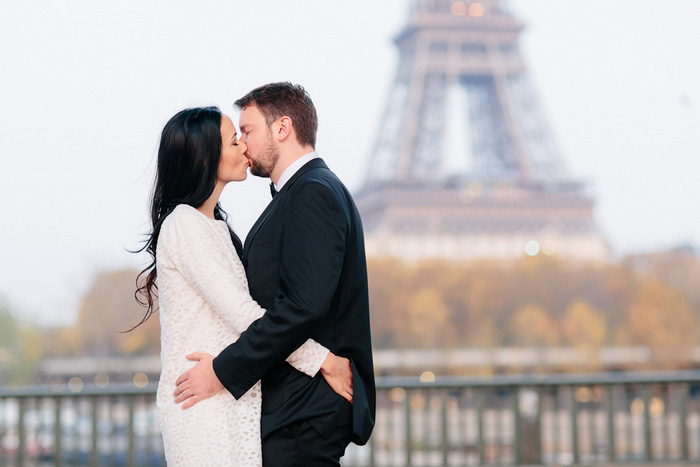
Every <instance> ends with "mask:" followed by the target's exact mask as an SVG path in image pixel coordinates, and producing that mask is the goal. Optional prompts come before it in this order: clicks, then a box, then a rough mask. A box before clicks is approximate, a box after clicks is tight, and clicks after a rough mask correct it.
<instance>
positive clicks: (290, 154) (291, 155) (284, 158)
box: [270, 146, 314, 185]
mask: <svg viewBox="0 0 700 467" xmlns="http://www.w3.org/2000/svg"><path fill="white" fill-rule="evenodd" d="M310 152H314V148H312V147H311V146H296V147H294V148H292V149H289V150H287V151H284V152H283V151H280V157H279V159H278V160H277V164H275V168H274V169H273V170H272V173H271V174H270V180H271V181H272V183H274V184H275V185H277V182H278V181H279V179H280V177H281V176H282V174H283V173H284V171H285V170H287V169H288V168H289V166H290V165H292V164H293V163H294V162H296V161H297V160H299V158H301V157H303V156H305V155H307V154H309V153H310Z"/></svg>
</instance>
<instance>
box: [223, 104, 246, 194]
mask: <svg viewBox="0 0 700 467" xmlns="http://www.w3.org/2000/svg"><path fill="white" fill-rule="evenodd" d="M246 150H247V147H246V144H245V143H244V142H243V141H240V140H239V139H238V137H237V136H236V127H234V126H233V122H232V121H231V119H230V118H228V117H227V116H226V115H224V116H222V117H221V161H220V162H219V181H222V182H224V183H228V182H237V181H241V180H245V179H246V177H247V176H248V172H247V170H248V167H249V166H250V163H249V161H248V158H247V157H246V156H245V152H246Z"/></svg>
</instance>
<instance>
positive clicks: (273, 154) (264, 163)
mask: <svg viewBox="0 0 700 467" xmlns="http://www.w3.org/2000/svg"><path fill="white" fill-rule="evenodd" d="M279 158H280V153H279V149H278V148H276V147H275V146H274V145H273V143H272V140H270V141H268V145H267V146H266V147H265V149H264V150H263V151H262V153H261V154H260V157H258V158H256V159H253V158H250V161H251V164H250V173H252V174H253V175H255V176H256V177H269V176H270V174H271V173H272V171H273V170H274V169H275V166H276V165H277V161H278V160H279Z"/></svg>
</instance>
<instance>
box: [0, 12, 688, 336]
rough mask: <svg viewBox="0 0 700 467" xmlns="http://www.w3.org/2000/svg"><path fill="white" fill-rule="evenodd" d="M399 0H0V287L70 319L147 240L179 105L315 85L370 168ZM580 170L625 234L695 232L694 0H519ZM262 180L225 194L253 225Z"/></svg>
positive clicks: (357, 169) (672, 241)
mask: <svg viewBox="0 0 700 467" xmlns="http://www.w3.org/2000/svg"><path fill="white" fill-rule="evenodd" d="M407 3H408V2H407V0H379V1H377V0H353V1H352V2H333V1H328V0H258V1H245V2H244V1H233V0H212V1H201V2H191V1H185V0H175V1H173V0H168V1H165V0H153V1H148V2H144V1H136V0H124V1H119V2H105V1H99V0H98V1H94V0H84V1H78V0H75V1H69V0H63V1H32V2H30V1H24V0H0V63H1V64H2V65H1V67H2V68H1V69H0V203H1V204H0V206H1V208H0V209H1V210H0V215H1V217H0V299H1V298H2V297H4V300H5V301H6V302H7V303H8V304H9V305H10V307H11V308H12V309H13V310H14V311H15V312H16V313H17V314H18V315H21V316H24V317H26V318H29V319H33V320H36V321H39V322H41V323H45V324H70V323H71V322H72V321H73V320H74V318H75V316H76V312H77V309H78V306H79V302H80V299H81V297H82V295H83V294H84V293H85V291H86V290H87V289H88V288H89V286H90V284H91V281H92V279H93V278H94V276H95V274H97V273H99V272H100V271H104V270H109V269H115V268H121V267H142V265H143V263H144V261H145V260H146V257H145V256H144V255H140V256H138V255H133V254H130V253H128V252H126V250H125V249H127V248H131V249H133V248H136V247H138V246H139V245H140V243H139V241H140V239H141V238H142V234H144V233H145V232H146V231H147V229H148V223H147V220H148V218H147V203H148V193H149V189H150V184H151V182H152V177H153V167H154V158H155V152H156V147H157V142H158V136H159V133H160V130H161V129H162V126H163V124H164V123H165V122H166V121H167V120H168V118H170V117H171V116H172V115H173V114H174V113H175V112H176V111H178V110H180V109H182V108H184V107H187V106H193V105H209V104H215V105H219V106H220V107H221V108H222V109H223V110H224V112H226V113H229V114H230V115H231V116H232V118H233V120H234V122H237V119H238V116H237V114H236V113H235V112H234V111H233V108H232V102H233V101H234V100H235V99H236V98H238V97H240V96H241V95H243V94H245V93H246V92H247V91H249V90H250V89H252V88H253V87H256V86H258V85H260V84H263V83H266V82H272V81H279V80H289V81H293V82H297V83H300V84H302V85H304V86H305V87H306V88H307V90H308V91H309V93H310V94H311V96H312V98H313V99H314V102H315V104H316V106H317V109H318V112H319V118H320V128H319V136H318V142H317V149H318V151H319V152H320V153H321V155H322V156H323V157H324V158H325V159H326V161H327V162H328V163H329V165H330V166H331V168H332V169H334V170H335V171H336V172H337V173H338V175H339V176H340V177H341V178H342V179H343V180H344V181H345V182H346V184H347V185H348V186H349V187H350V188H351V189H353V190H356V189H358V188H359V187H360V186H361V185H362V178H363V174H364V173H365V171H366V170H367V164H368V156H369V154H370V150H371V147H372V145H373V143H374V138H375V137H376V134H377V126H378V122H379V118H380V116H381V112H382V110H383V107H384V96H385V95H386V93H387V90H388V88H389V86H390V83H391V81H392V79H393V75H394V71H395V67H396V64H397V58H398V57H397V53H396V51H395V49H394V46H393V43H392V38H393V37H394V36H395V35H396V33H397V32H399V31H400V29H401V27H402V25H403V24H404V23H405V19H406V9H407ZM510 4H511V7H512V9H513V10H514V12H515V13H516V14H517V15H518V16H519V17H520V18H521V19H522V20H523V21H525V22H526V24H527V27H526V29H525V32H524V33H523V42H522V46H523V51H524V54H525V56H526V59H527V60H528V64H529V67H530V73H531V77H532V80H533V82H534V84H535V87H536V89H537V91H538V94H539V96H540V98H541V103H542V107H543V109H544V111H545V114H546V116H547V118H548V121H549V124H550V127H551V129H552V131H553V133H554V135H555V137H556V142H557V144H558V146H559V149H560V151H561V153H562V155H563V156H564V158H565V160H566V162H567V165H568V167H569V170H570V172H571V174H572V175H573V176H574V177H575V178H578V179H582V180H585V181H587V182H589V183H590V186H591V188H592V192H593V193H594V194H595V197H596V200H597V202H596V218H597V219H598V222H599V225H600V227H601V229H602V230H603V232H604V233H605V235H606V237H607V238H608V239H609V240H610V242H611V244H612V246H613V248H614V250H615V251H616V252H617V253H618V254H619V255H623V254H626V253H633V252H641V251H651V250H656V249H662V248H669V247H673V246H676V245H678V244H682V243H690V244H693V245H695V246H699V245H700V187H699V184H698V178H699V177H698V176H699V175H700V162H698V160H700V46H699V45H698V44H700V28H698V27H697V21H698V20H697V19H698V18H700V2H698V1H696V0H664V1H658V0H616V1H614V2H611V1H609V0H587V1H585V2H582V1H578V0H576V1H574V0H513V1H511V2H510ZM268 199H269V194H268V191H267V186H266V183H265V182H264V181H263V180H260V179H253V178H252V177H251V178H249V180H248V181H246V182H244V183H239V184H231V185H230V186H229V187H228V188H227V189H226V190H225V192H224V195H223V197H222V203H223V204H224V207H225V209H226V210H227V211H228V212H229V214H231V217H232V221H233V222H232V223H233V225H234V227H235V228H236V229H237V230H238V232H239V233H240V234H241V235H242V236H244V235H245V234H246V233H247V231H248V229H249V228H250V226H251V225H252V224H253V222H254V221H255V218H256V217H257V215H258V214H259V213H260V211H262V209H263V208H264V206H265V205H266V203H267V201H268Z"/></svg>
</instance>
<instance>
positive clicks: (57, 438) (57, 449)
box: [53, 397, 63, 467]
mask: <svg viewBox="0 0 700 467" xmlns="http://www.w3.org/2000/svg"><path fill="white" fill-rule="evenodd" d="M54 402H55V407H56V417H55V424H54V454H53V457H54V459H53V462H54V465H55V466H56V467H61V466H63V426H62V423H61V408H62V407H63V398H62V397H56V398H55V399H54Z"/></svg>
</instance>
